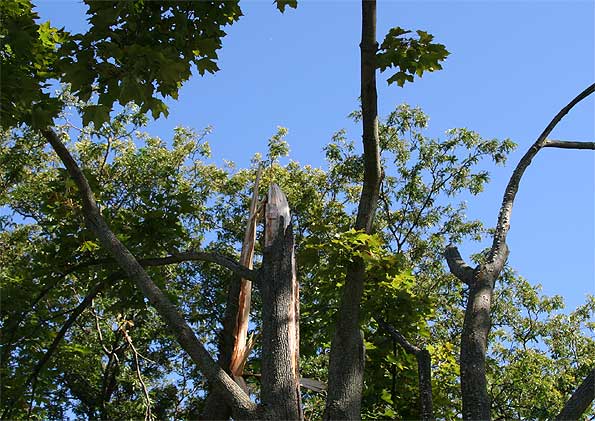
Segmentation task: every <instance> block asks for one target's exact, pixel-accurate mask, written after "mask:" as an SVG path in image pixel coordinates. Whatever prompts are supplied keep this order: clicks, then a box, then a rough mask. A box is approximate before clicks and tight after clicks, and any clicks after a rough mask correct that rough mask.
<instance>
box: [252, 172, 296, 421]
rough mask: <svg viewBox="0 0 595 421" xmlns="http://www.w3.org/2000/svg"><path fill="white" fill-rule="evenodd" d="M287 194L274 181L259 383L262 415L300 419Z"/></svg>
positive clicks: (264, 279) (268, 219)
mask: <svg viewBox="0 0 595 421" xmlns="http://www.w3.org/2000/svg"><path fill="white" fill-rule="evenodd" d="M289 222H290V215H289V205H288V204H287V199H286V197H285V194H283V192H282V191H281V189H280V188H279V187H278V186H277V185H275V184H273V185H271V187H270V188H269V194H268V197H267V204H266V212H265V238H264V245H265V248H264V256H263V277H262V283H261V292H262V303H263V304H262V307H263V318H262V337H263V344H262V387H261V401H262V403H263V408H264V409H265V414H264V417H265V418H266V419H286V420H301V419H303V414H302V411H301V399H300V378H299V350H298V344H299V329H298V318H299V290H298V284H297V277H296V271H295V254H294V239H293V231H292V228H291V225H290V224H289Z"/></svg>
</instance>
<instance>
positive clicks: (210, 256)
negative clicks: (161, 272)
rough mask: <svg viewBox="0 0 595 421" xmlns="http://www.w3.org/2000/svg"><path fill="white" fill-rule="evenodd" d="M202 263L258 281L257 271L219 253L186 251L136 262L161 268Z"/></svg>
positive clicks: (144, 265)
mask: <svg viewBox="0 0 595 421" xmlns="http://www.w3.org/2000/svg"><path fill="white" fill-rule="evenodd" d="M194 260H198V261H202V262H211V263H215V264H218V265H219V266H223V267H224V268H227V269H229V270H231V271H232V272H233V273H234V274H235V275H237V276H239V277H241V278H244V279H249V280H251V281H255V282H256V281H258V274H259V272H258V270H254V269H249V268H247V267H246V266H243V265H241V264H239V263H238V262H236V261H235V260H233V259H231V258H230V257H227V256H225V255H223V254H219V253H210V252H205V251H186V252H181V253H173V254H171V255H170V256H166V257H150V258H146V259H139V260H138V262H139V263H140V264H141V266H143V267H146V266H163V265H171V264H174V263H182V262H189V261H194Z"/></svg>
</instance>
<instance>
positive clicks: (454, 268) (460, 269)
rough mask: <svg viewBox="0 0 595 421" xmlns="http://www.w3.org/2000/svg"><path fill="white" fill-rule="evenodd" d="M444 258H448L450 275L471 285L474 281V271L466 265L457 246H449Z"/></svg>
mask: <svg viewBox="0 0 595 421" xmlns="http://www.w3.org/2000/svg"><path fill="white" fill-rule="evenodd" d="M444 257H445V258H446V263H448V268H449V269H450V273H452V274H453V275H454V276H456V277H457V278H458V279H459V280H461V281H462V282H464V283H466V284H467V285H470V284H471V282H472V281H473V274H474V269H473V268H472V267H471V266H469V265H468V264H467V263H465V261H464V260H463V258H462V257H461V253H459V249H458V248H457V246H455V245H453V244H449V245H448V246H447V247H446V250H445V251H444Z"/></svg>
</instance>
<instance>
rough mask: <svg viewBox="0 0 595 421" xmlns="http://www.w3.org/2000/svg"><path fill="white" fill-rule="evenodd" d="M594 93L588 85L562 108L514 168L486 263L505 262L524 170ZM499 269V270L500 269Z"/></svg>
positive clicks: (593, 85)
mask: <svg viewBox="0 0 595 421" xmlns="http://www.w3.org/2000/svg"><path fill="white" fill-rule="evenodd" d="M593 92H595V84H592V85H590V86H589V87H588V88H587V89H585V90H584V91H583V92H581V93H580V94H578V95H577V96H576V97H575V98H574V99H573V100H572V101H570V102H569V103H568V105H566V106H565V107H564V108H562V109H561V110H560V112H558V114H556V116H555V117H554V118H553V119H552V121H551V122H550V123H549V124H548V125H547V127H546V128H545V129H544V131H543V132H542V133H541V135H539V137H538V138H537V140H536V141H535V143H534V144H533V145H532V146H531V147H530V148H529V150H528V151H527V152H526V153H525V155H524V156H523V157H522V158H521V160H520V161H519V163H518V164H517V166H516V168H515V169H514V171H513V173H512V176H511V177H510V180H509V182H508V185H507V186H506V190H505V191H504V198H503V199H502V205H501V206H500V213H499V214H498V223H497V225H496V232H495V233H494V241H493V243H492V248H491V250H490V253H489V256H488V263H490V264H493V265H494V266H497V265H498V264H500V263H502V264H503V262H504V261H505V260H506V258H505V257H504V255H505V254H506V253H507V249H506V247H505V243H506V235H507V234H508V230H509V229H510V215H511V213H512V205H513V203H514V199H515V196H516V194H517V192H518V190H519V183H520V182H521V177H522V176H523V174H524V172H525V170H526V169H527V167H528V166H529V164H531V161H532V159H533V158H534V157H535V155H536V154H537V153H538V152H539V151H540V150H541V149H542V148H543V147H545V146H546V144H547V142H548V141H547V136H548V135H549V134H550V133H551V132H552V130H553V129H554V127H556V125H557V124H558V123H559V122H560V120H562V118H563V117H564V116H565V115H566V114H568V112H569V111H570V110H571V109H572V108H573V107H574V106H575V105H576V104H578V103H579V102H581V101H582V100H583V99H585V98H586V97H588V96H589V95H591V94H592V93H593ZM500 269H501V268H500Z"/></svg>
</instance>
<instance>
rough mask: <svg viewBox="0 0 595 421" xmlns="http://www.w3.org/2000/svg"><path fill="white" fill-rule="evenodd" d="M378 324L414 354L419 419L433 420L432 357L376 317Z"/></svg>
mask: <svg viewBox="0 0 595 421" xmlns="http://www.w3.org/2000/svg"><path fill="white" fill-rule="evenodd" d="M376 321H377V322H378V325H379V326H380V327H381V328H382V329H384V330H385V331H387V332H388V333H389V334H390V336H391V337H392V338H393V339H394V340H395V341H396V342H397V343H398V344H399V345H401V347H402V348H403V349H404V350H405V352H408V353H409V354H413V355H415V359H416V360H417V375H418V378H419V407H420V408H419V409H420V416H421V419H422V420H424V421H433V420H435V419H436V418H434V409H433V405H432V364H431V363H432V359H431V357H430V353H429V352H428V350H427V349H424V348H419V347H418V346H415V345H413V344H412V343H410V342H409V341H408V340H407V339H406V338H405V337H404V336H403V335H402V334H401V333H400V332H399V331H398V330H396V329H395V328H394V327H392V326H391V325H389V324H388V323H386V322H385V321H384V320H382V319H378V318H377V319H376Z"/></svg>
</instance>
